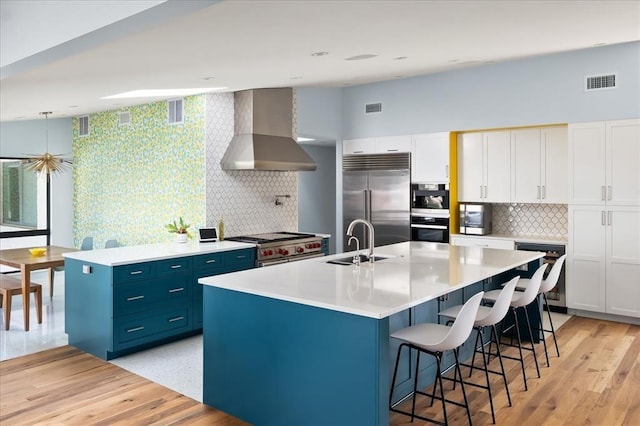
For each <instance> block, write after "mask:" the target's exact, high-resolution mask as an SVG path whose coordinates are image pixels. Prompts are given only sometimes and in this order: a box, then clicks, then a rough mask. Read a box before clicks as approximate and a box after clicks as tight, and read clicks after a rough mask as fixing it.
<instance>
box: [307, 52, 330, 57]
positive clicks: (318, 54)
mask: <svg viewBox="0 0 640 426" xmlns="http://www.w3.org/2000/svg"><path fill="white" fill-rule="evenodd" d="M328 54H329V52H313V53H312V54H311V56H327V55H328Z"/></svg>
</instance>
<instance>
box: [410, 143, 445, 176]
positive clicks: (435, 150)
mask: <svg viewBox="0 0 640 426" xmlns="http://www.w3.org/2000/svg"><path fill="white" fill-rule="evenodd" d="M411 163H412V168H411V175H412V177H411V181H412V182H418V183H432V182H433V183H449V133H448V132H442V133H429V134H421V135H413V137H412V141H411Z"/></svg>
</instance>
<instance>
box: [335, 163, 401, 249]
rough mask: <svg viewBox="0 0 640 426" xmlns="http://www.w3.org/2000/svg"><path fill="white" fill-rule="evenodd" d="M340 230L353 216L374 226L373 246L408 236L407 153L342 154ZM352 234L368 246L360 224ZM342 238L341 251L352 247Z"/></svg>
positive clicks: (347, 224)
mask: <svg viewBox="0 0 640 426" xmlns="http://www.w3.org/2000/svg"><path fill="white" fill-rule="evenodd" d="M342 181H343V186H342V209H343V230H344V231H346V230H347V227H348V226H349V224H350V223H351V221H352V220H354V219H366V220H368V221H370V222H371V223H372V224H373V227H374V229H375V239H376V240H375V242H374V247H375V246H382V245H386V244H393V243H398V242H402V241H409V240H410V239H411V218H410V212H411V154H409V153H399V154H370V155H345V156H344V157H343V159H342ZM353 235H354V236H356V237H357V238H358V240H359V241H360V247H361V248H362V247H369V241H368V240H367V233H366V231H365V229H364V226H362V225H357V226H356V227H355V228H354V230H353ZM348 240H349V238H345V239H344V250H345V251H351V250H355V248H356V247H355V244H354V243H352V244H351V246H348V245H347V243H348Z"/></svg>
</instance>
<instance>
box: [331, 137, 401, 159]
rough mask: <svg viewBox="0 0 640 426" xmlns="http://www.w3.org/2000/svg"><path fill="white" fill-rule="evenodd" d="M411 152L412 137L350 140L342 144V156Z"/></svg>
mask: <svg viewBox="0 0 640 426" xmlns="http://www.w3.org/2000/svg"><path fill="white" fill-rule="evenodd" d="M394 152H411V136H410V135H402V136H383V137H376V138H362V139H349V140H345V141H343V142H342V154H343V155H349V154H384V153H394Z"/></svg>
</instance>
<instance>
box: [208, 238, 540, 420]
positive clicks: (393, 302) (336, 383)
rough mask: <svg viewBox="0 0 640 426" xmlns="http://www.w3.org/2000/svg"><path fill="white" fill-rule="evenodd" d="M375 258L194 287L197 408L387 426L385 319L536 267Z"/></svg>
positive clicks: (520, 255)
mask: <svg viewBox="0 0 640 426" xmlns="http://www.w3.org/2000/svg"><path fill="white" fill-rule="evenodd" d="M376 254H377V255H381V256H383V257H385V259H384V260H381V261H379V262H377V263H374V264H369V263H366V264H365V263H363V264H361V265H360V266H359V267H355V266H352V265H336V264H331V263H327V261H329V260H333V259H337V258H340V257H345V256H346V255H345V254H341V255H334V256H328V257H325V258H317V259H310V260H306V261H302V262H295V263H290V264H284V265H278V266H273V267H270V268H262V269H256V270H251V271H243V272H239V273H235V274H232V275H227V276H220V277H207V278H203V279H200V280H199V282H200V283H202V284H204V337H203V339H204V383H203V389H204V394H203V401H204V403H206V404H208V405H211V406H214V407H216V408H218V409H221V410H223V411H226V412H228V413H230V414H232V415H234V416H237V417H239V418H241V419H243V420H246V421H249V422H251V423H255V424H329V423H331V424H388V420H389V414H388V403H389V400H388V398H389V382H390V374H389V371H390V364H391V362H392V361H393V360H391V359H390V358H391V356H390V342H389V331H390V321H389V319H390V318H391V317H392V316H394V315H395V314H398V313H402V312H403V311H406V310H408V309H410V308H414V307H418V306H421V305H424V304H426V303H427V302H430V301H433V300H435V299H437V298H438V297H440V296H443V295H446V294H449V293H451V292H454V291H457V290H459V289H463V288H466V287H468V286H470V285H472V284H474V283H478V282H482V281H484V280H487V279H490V278H492V277H495V276H497V275H499V274H501V273H504V272H507V271H510V270H512V269H514V268H516V267H518V266H520V265H523V264H527V263H529V262H532V261H536V260H538V259H540V258H541V257H542V253H535V252H518V251H506V250H493V249H483V248H478V247H457V246H449V245H447V244H436V243H424V242H406V243H399V244H393V245H389V246H383V247H377V248H376ZM347 255H348V254H347Z"/></svg>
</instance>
